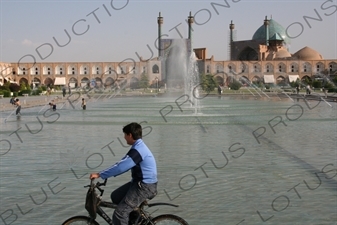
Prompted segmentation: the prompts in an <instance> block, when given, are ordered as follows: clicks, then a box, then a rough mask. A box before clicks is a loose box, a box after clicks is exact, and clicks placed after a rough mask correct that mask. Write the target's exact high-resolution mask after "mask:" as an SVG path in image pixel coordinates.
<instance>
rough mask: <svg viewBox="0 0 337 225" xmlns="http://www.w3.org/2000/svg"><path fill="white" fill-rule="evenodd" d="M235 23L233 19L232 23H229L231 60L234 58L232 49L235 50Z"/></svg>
mask: <svg viewBox="0 0 337 225" xmlns="http://www.w3.org/2000/svg"><path fill="white" fill-rule="evenodd" d="M234 27H235V26H234V24H233V20H231V24H229V29H230V37H229V39H230V40H229V51H230V52H229V57H230V60H232V58H233V57H232V51H233V41H234V34H233V30H234Z"/></svg>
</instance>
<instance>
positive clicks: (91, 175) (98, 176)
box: [89, 173, 100, 180]
mask: <svg viewBox="0 0 337 225" xmlns="http://www.w3.org/2000/svg"><path fill="white" fill-rule="evenodd" d="M89 178H90V180H92V179H97V178H100V175H99V173H91V174H90V177H89Z"/></svg>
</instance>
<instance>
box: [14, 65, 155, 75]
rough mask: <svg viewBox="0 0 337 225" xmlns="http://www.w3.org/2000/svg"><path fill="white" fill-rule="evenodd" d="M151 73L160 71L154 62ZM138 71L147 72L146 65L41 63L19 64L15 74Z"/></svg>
mask: <svg viewBox="0 0 337 225" xmlns="http://www.w3.org/2000/svg"><path fill="white" fill-rule="evenodd" d="M151 71H152V73H160V69H159V66H158V65H157V64H154V65H153V66H152V68H151ZM15 73H16V72H15V69H14V70H13V74H15ZM139 73H147V68H146V67H142V68H140V67H135V66H133V65H124V66H117V67H116V68H115V67H113V66H104V67H102V66H100V65H94V66H91V67H90V66H89V65H86V64H83V65H80V66H77V65H68V66H64V65H56V66H54V67H53V66H50V65H43V66H41V65H40V66H39V65H36V66H33V67H31V68H29V66H20V67H17V74H18V75H28V74H30V75H41V74H42V75H53V74H55V75H66V74H69V75H77V74H83V75H89V74H96V75H105V74H106V75H113V74H139Z"/></svg>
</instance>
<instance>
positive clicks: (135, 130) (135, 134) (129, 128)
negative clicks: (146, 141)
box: [123, 123, 142, 140]
mask: <svg viewBox="0 0 337 225" xmlns="http://www.w3.org/2000/svg"><path fill="white" fill-rule="evenodd" d="M123 133H125V134H131V135H132V138H133V139H134V140H138V139H140V138H142V126H141V125H140V124H138V123H130V124H128V125H126V126H125V127H123Z"/></svg>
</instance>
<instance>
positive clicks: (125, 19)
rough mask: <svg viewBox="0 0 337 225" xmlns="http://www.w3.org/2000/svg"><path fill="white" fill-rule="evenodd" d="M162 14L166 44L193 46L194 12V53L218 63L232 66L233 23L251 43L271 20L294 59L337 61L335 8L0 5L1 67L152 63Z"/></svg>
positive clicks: (306, 4)
mask: <svg viewBox="0 0 337 225" xmlns="http://www.w3.org/2000/svg"><path fill="white" fill-rule="evenodd" d="M159 12H161V15H162V17H163V19H164V24H163V25H162V34H165V38H187V36H188V26H187V23H186V19H187V17H188V16H189V13H190V12H191V14H192V15H193V16H194V17H195V23H194V24H193V48H207V56H206V57H207V58H210V57H211V56H213V57H214V60H217V61H223V60H228V59H229V58H228V39H229V24H230V22H231V21H233V23H234V24H235V30H236V31H235V32H236V40H237V41H240V40H250V39H251V38H252V36H253V34H254V33H255V31H256V30H257V29H258V28H259V27H260V26H261V25H263V20H264V18H265V16H267V17H268V18H271V17H272V18H273V20H275V21H276V22H278V23H279V24H281V25H282V26H283V27H284V28H286V30H287V33H288V34H289V37H291V45H290V52H291V53H295V52H296V51H298V50H300V49H301V48H303V47H305V46H308V47H311V48H313V49H314V50H316V51H318V52H319V53H321V55H322V56H323V58H324V59H337V0H322V1H320V0H305V1H299V0H297V1H296V0H295V1H287V0H258V1H256V0H210V1H209V0H202V1H201V0H147V1H142V0H106V1H96V0H86V1H84V0H69V1H68V0H33V1H31V0H21V1H19V0H0V47H1V48H0V62H8V63H16V62H122V61H130V59H133V60H135V61H139V59H138V56H137V55H139V56H142V57H143V59H150V58H153V57H156V56H158V50H157V48H156V39H157V37H158V24H157V17H158V15H159ZM309 17H311V19H310V18H309ZM305 18H308V19H305Z"/></svg>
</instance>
